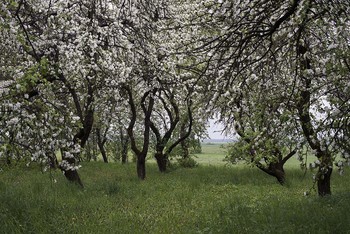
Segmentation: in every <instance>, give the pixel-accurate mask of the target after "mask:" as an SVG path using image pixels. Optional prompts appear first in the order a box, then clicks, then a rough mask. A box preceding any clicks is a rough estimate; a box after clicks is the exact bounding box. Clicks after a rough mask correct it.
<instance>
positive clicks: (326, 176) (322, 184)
mask: <svg viewBox="0 0 350 234" xmlns="http://www.w3.org/2000/svg"><path fill="white" fill-rule="evenodd" d="M318 173H319V178H318V179H317V190H318V195H319V196H321V197H324V196H326V195H331V194H332V193H331V175H332V168H328V170H327V172H326V173H324V172H322V171H321V169H320V170H319V172H318Z"/></svg>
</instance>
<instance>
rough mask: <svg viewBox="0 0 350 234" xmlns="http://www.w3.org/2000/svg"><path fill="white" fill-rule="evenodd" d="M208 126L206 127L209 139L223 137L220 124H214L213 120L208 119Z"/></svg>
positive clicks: (222, 127)
mask: <svg viewBox="0 0 350 234" xmlns="http://www.w3.org/2000/svg"><path fill="white" fill-rule="evenodd" d="M209 125H210V126H209V127H208V129H207V130H208V134H209V137H210V139H225V138H227V137H225V135H224V134H222V133H221V131H222V129H224V126H223V125H222V124H215V120H213V119H211V120H209Z"/></svg>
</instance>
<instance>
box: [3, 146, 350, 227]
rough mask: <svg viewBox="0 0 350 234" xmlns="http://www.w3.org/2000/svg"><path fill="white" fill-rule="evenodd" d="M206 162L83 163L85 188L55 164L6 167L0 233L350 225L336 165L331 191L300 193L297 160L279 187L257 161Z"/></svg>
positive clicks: (349, 201) (349, 199) (343, 180)
mask: <svg viewBox="0 0 350 234" xmlns="http://www.w3.org/2000/svg"><path fill="white" fill-rule="evenodd" d="M203 151H204V152H203V155H206V157H211V156H210V155H211V153H209V152H208V151H206V148H205V147H203ZM212 154H213V156H212V157H214V158H215V157H216V158H220V157H221V156H223V155H222V154H221V156H220V157H219V155H220V154H218V155H215V153H214V152H212ZM197 156H198V158H197V160H202V161H203V162H205V160H203V159H202V158H201V154H200V155H197ZM209 159H210V160H212V162H214V161H215V160H213V158H209ZM208 164H211V162H210V163H207V164H206V165H200V166H199V167H197V168H193V169H183V168H177V169H175V170H172V171H170V172H169V173H165V174H161V173H159V172H158V171H157V168H156V165H155V164H153V163H149V164H148V165H147V178H146V180H145V181H139V180H138V179H137V178H136V169H135V165H134V164H132V163H130V164H128V165H120V164H117V163H111V164H108V165H106V164H104V163H102V162H91V163H85V164H83V168H82V169H81V171H80V175H81V177H82V179H83V181H84V183H85V188H84V189H78V188H76V187H75V186H74V185H72V184H70V183H68V182H67V181H66V180H65V178H64V176H62V175H61V173H60V172H58V171H53V172H52V174H51V176H50V173H48V172H47V173H45V174H42V173H41V172H40V171H39V170H38V168H36V167H35V165H32V166H31V167H25V166H18V167H15V168H5V169H4V170H3V171H2V172H0V233H297V232H298V233H350V223H349V220H350V215H349V210H350V190H349V179H350V176H349V173H346V174H345V175H344V176H343V177H341V176H339V175H338V174H337V173H334V174H333V177H332V191H333V195H332V196H330V197H326V198H319V197H318V196H317V195H316V193H315V192H313V193H312V194H311V195H310V196H307V197H305V196H303V192H304V191H305V190H308V189H310V187H312V181H311V173H309V172H308V174H307V175H306V176H305V177H304V175H303V172H302V171H300V170H297V169H296V168H295V167H288V168H286V170H287V180H288V181H287V184H286V186H283V187H282V186H280V185H278V183H277V182H276V181H275V179H274V178H272V177H270V176H268V175H265V174H264V173H262V172H260V171H259V170H257V169H255V168H249V167H246V166H244V165H239V166H223V165H221V162H219V161H218V163H217V164H215V163H214V164H211V165H208ZM51 178H53V179H55V180H56V181H57V182H56V183H54V182H52V180H51Z"/></svg>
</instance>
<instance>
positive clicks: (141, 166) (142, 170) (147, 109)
mask: <svg viewBox="0 0 350 234" xmlns="http://www.w3.org/2000/svg"><path fill="white" fill-rule="evenodd" d="M124 89H125V90H126V92H127V94H128V99H129V105H130V110H131V119H130V122H129V126H128V129H127V132H128V135H129V139H130V144H131V149H132V151H133V152H134V153H135V155H136V165H137V176H138V178H140V179H141V180H144V179H145V178H146V156H147V153H148V148H149V143H150V139H149V138H150V126H151V121H150V119H151V114H152V111H153V106H154V98H153V95H154V93H155V92H156V90H153V91H148V92H146V93H145V94H144V95H143V96H142V98H141V101H140V104H141V107H142V110H143V112H144V131H143V145H142V149H139V148H138V146H137V144H136V138H135V136H134V126H135V123H136V119H137V112H136V105H135V100H134V96H133V93H132V90H131V89H130V87H128V86H125V87H124ZM150 94H152V95H150Z"/></svg>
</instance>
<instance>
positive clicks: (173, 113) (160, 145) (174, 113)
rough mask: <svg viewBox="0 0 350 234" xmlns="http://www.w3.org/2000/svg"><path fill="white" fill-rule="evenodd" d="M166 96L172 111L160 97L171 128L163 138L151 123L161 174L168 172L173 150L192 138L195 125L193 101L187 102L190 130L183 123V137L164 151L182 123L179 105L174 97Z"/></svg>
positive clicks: (187, 117)
mask: <svg viewBox="0 0 350 234" xmlns="http://www.w3.org/2000/svg"><path fill="white" fill-rule="evenodd" d="M165 96H166V97H167V98H168V100H169V103H170V105H171V107H172V110H171V109H170V108H169V107H168V106H167V102H166V101H165V99H164V98H163V97H161V96H159V99H160V100H161V101H162V104H163V107H164V109H165V110H166V112H167V114H168V117H169V120H170V128H169V129H168V130H167V131H166V132H165V133H164V135H163V136H161V134H160V131H159V129H158V128H157V127H156V126H155V124H154V123H153V122H152V121H151V129H152V131H153V133H154V134H155V136H156V153H155V155H154V157H155V159H156V161H157V165H158V169H159V171H160V172H166V170H167V165H168V162H169V155H170V153H171V152H172V150H173V149H174V148H175V147H176V146H177V145H179V144H182V143H183V142H185V141H186V139H187V138H188V137H189V136H190V134H191V131H192V125H193V117H192V110H191V108H192V107H191V101H187V114H188V116H186V119H188V120H189V121H188V128H187V129H186V124H185V123H183V125H182V129H181V133H180V134H181V136H180V138H179V139H178V140H176V141H175V142H174V143H172V144H171V145H170V146H169V147H168V148H167V150H165V151H164V149H165V147H166V145H167V144H168V142H169V140H170V138H171V135H172V134H173V132H174V130H175V128H176V126H177V124H178V123H179V121H180V115H179V107H178V105H177V103H176V102H175V100H174V97H172V96H170V95H167V94H165Z"/></svg>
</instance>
